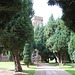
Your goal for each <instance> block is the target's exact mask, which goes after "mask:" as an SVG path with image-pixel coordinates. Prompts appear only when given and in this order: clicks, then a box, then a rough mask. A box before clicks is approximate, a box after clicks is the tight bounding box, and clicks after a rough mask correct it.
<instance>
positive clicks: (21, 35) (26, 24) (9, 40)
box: [1, 0, 34, 72]
mask: <svg viewBox="0 0 75 75" xmlns="http://www.w3.org/2000/svg"><path fill="white" fill-rule="evenodd" d="M31 5H32V1H31V0H23V2H22V10H21V11H20V12H19V14H20V16H19V17H17V18H16V17H13V19H12V20H11V22H10V24H8V25H7V26H6V28H5V30H4V31H3V35H2V38H1V39H2V44H3V45H4V48H5V49H7V50H10V51H11V52H12V54H13V57H14V62H15V71H16V72H18V71H20V72H21V71H22V68H21V65H20V61H19V55H18V52H19V51H20V50H22V49H23V48H24V45H25V42H26V41H30V40H33V37H34V36H33V34H34V31H33V26H32V22H31V17H32V13H33V10H32V6H31Z"/></svg>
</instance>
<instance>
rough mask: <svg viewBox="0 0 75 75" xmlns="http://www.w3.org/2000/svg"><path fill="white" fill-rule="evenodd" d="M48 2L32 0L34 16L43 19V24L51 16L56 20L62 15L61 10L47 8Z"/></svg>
mask: <svg viewBox="0 0 75 75" xmlns="http://www.w3.org/2000/svg"><path fill="white" fill-rule="evenodd" d="M47 1H48V0H33V3H34V4H33V9H34V10H35V15H36V16H41V17H43V20H44V24H45V23H47V22H48V19H49V17H50V15H51V14H53V16H54V18H55V19H57V18H58V17H61V15H62V9H61V8H59V7H58V6H48V4H47Z"/></svg>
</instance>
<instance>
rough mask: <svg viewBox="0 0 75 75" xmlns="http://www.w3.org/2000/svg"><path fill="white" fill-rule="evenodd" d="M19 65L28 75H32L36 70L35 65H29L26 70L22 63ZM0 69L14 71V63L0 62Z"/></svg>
mask: <svg viewBox="0 0 75 75" xmlns="http://www.w3.org/2000/svg"><path fill="white" fill-rule="evenodd" d="M21 64H22V65H21V66H22V69H23V71H25V72H27V73H28V75H34V72H35V69H36V66H35V65H30V66H29V68H27V66H26V65H24V63H22V62H21ZM0 68H4V69H9V70H14V68H15V66H14V62H0Z"/></svg>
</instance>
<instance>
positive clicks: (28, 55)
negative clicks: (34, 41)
mask: <svg viewBox="0 0 75 75" xmlns="http://www.w3.org/2000/svg"><path fill="white" fill-rule="evenodd" d="M23 55H24V58H23V62H24V63H25V64H26V65H27V67H29V63H30V62H31V49H30V45H29V43H25V46H24V51H23Z"/></svg>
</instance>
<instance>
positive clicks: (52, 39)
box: [46, 19, 70, 65]
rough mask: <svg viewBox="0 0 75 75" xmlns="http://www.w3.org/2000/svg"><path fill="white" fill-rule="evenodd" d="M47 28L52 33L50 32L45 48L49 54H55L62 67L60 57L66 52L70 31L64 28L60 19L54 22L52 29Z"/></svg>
mask: <svg viewBox="0 0 75 75" xmlns="http://www.w3.org/2000/svg"><path fill="white" fill-rule="evenodd" d="M50 25H52V24H50ZM48 28H50V29H53V30H54V32H52V30H51V32H52V34H51V35H50V36H49V38H48V39H47V41H46V46H47V48H48V49H49V50H50V51H51V52H53V53H54V54H55V56H56V58H57V62H58V63H59V65H62V55H63V53H66V51H68V42H69V36H70V31H69V30H68V28H67V27H66V26H64V22H63V21H62V20H61V19H58V20H57V21H56V24H55V26H54V28H52V26H50V27H48ZM48 30H49V29H48ZM49 32H50V31H49ZM47 35H48V34H47ZM59 55H60V56H59ZM59 58H60V59H59Z"/></svg>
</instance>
